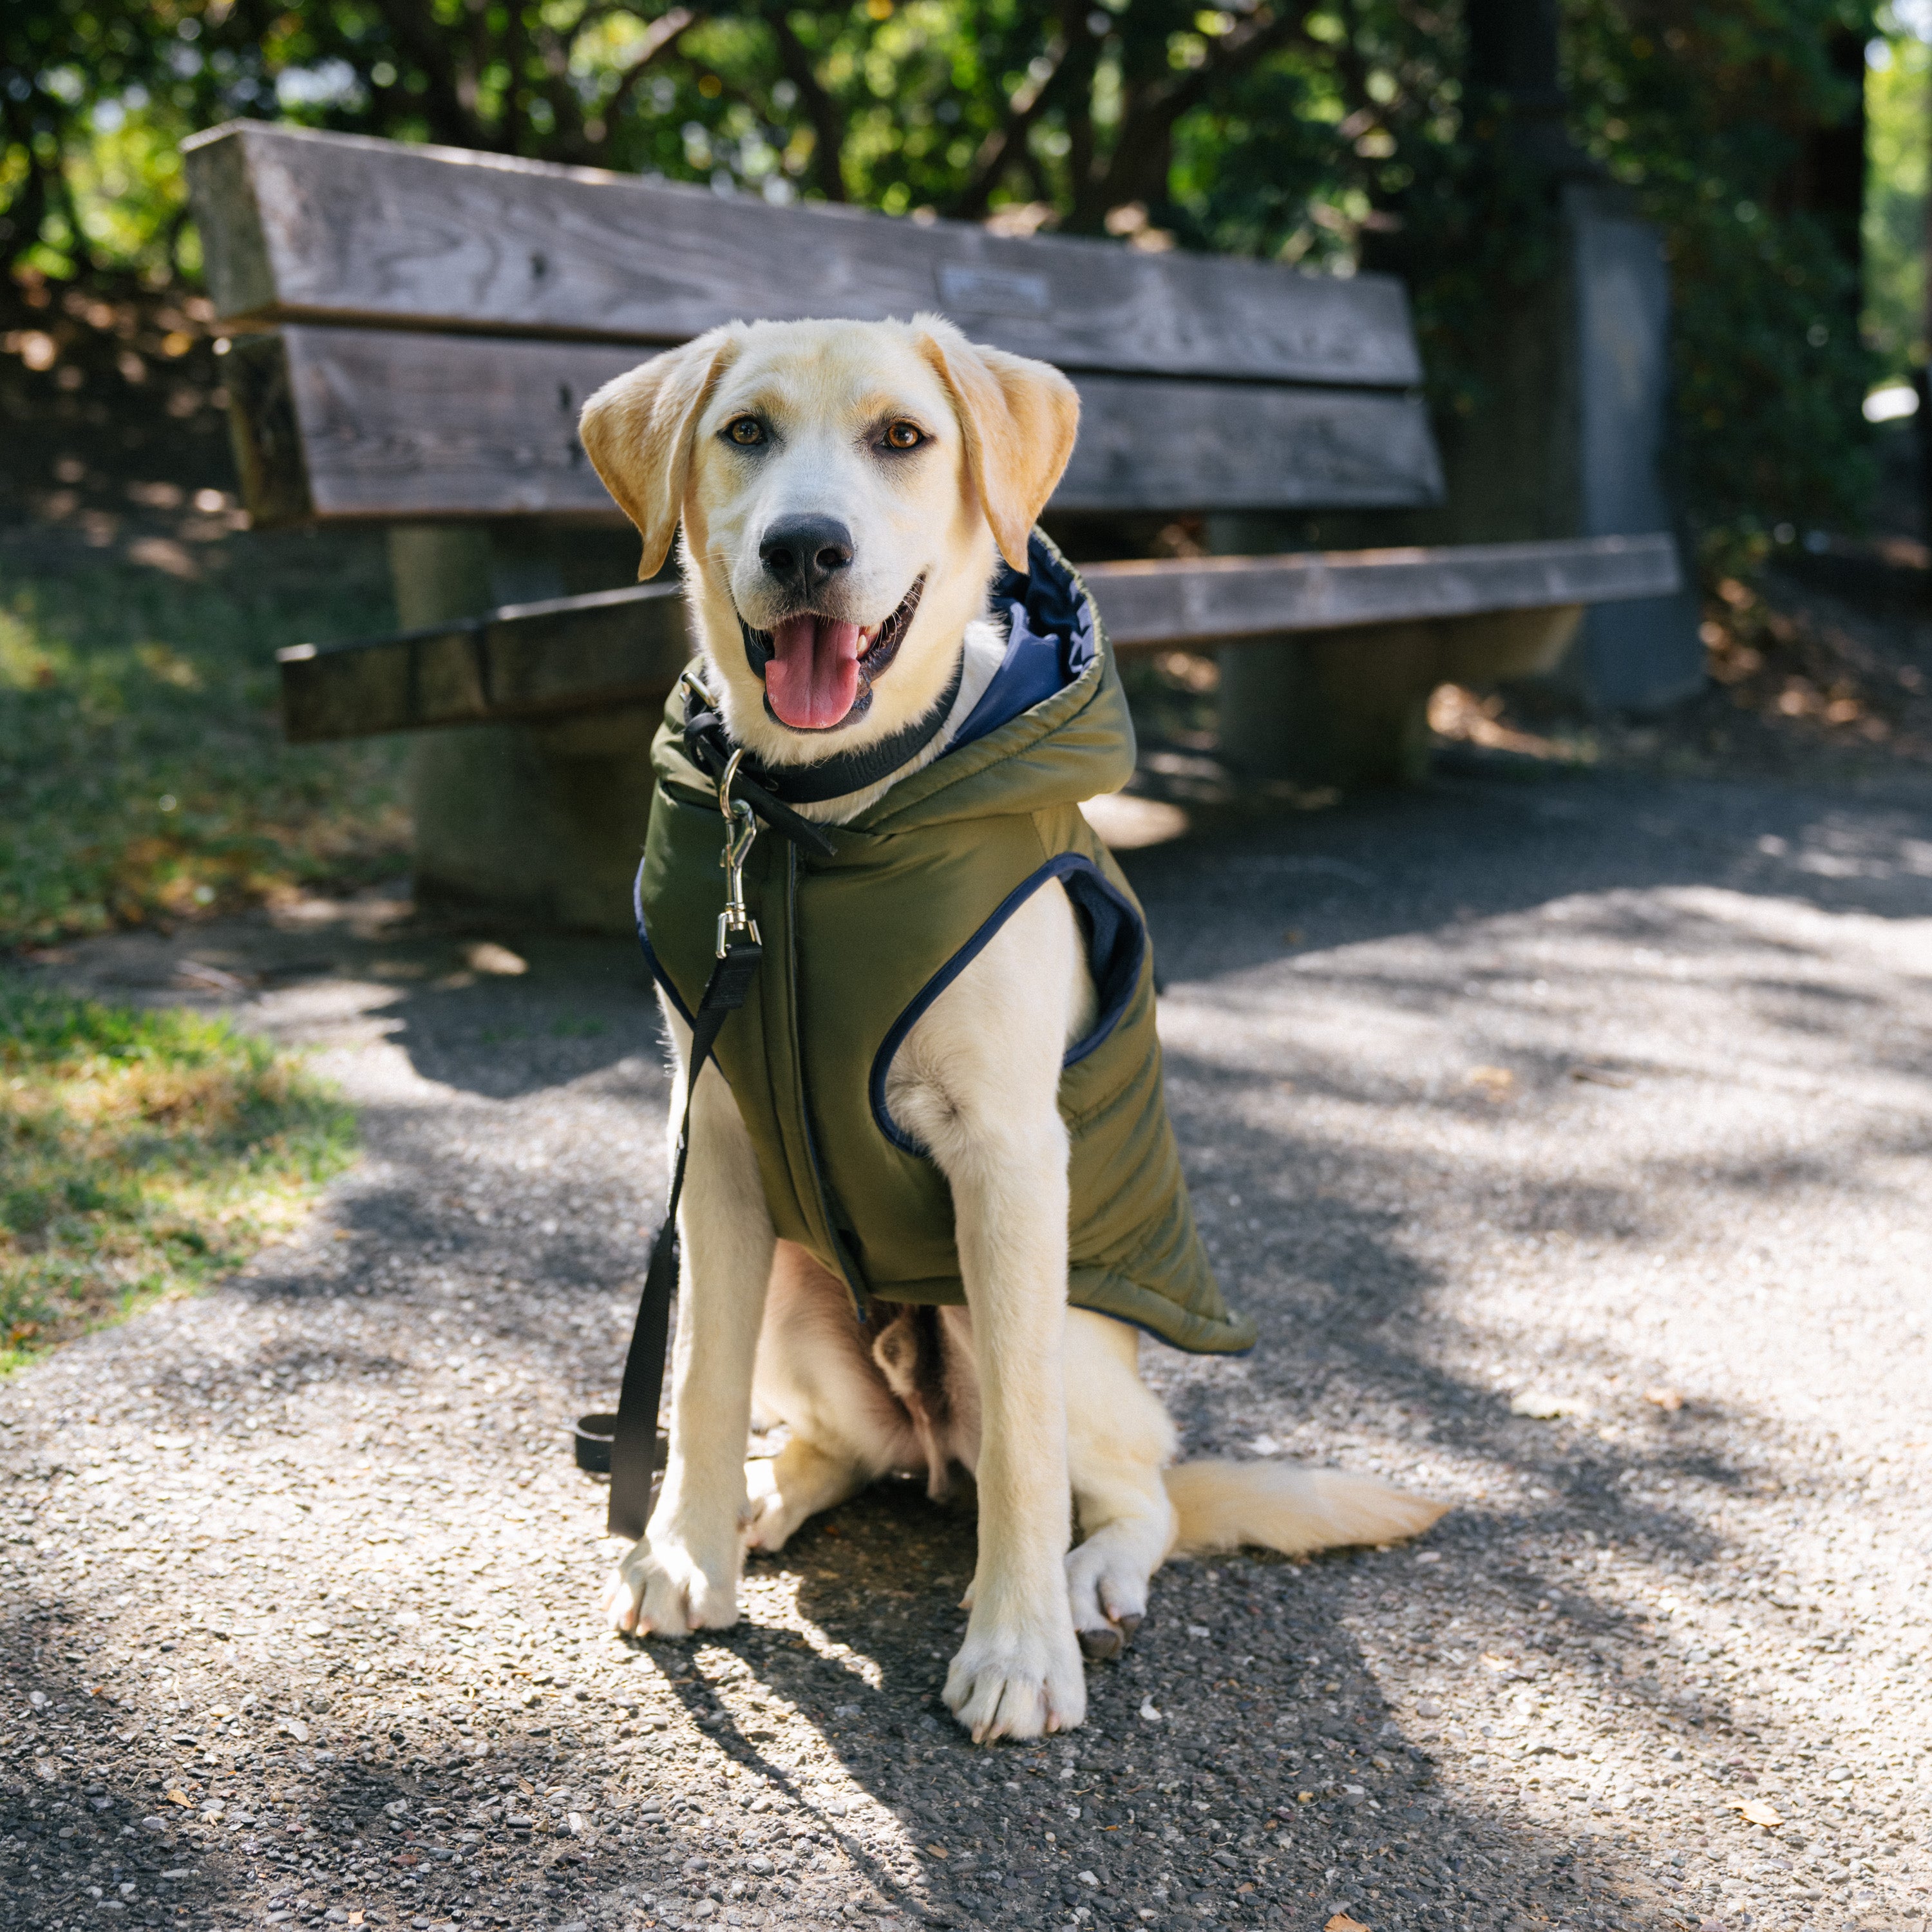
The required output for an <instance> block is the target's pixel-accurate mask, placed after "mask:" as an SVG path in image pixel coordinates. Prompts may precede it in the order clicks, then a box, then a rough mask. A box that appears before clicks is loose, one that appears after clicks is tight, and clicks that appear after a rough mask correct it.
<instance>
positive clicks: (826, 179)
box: [765, 0, 846, 202]
mask: <svg viewBox="0 0 1932 1932" xmlns="http://www.w3.org/2000/svg"><path fill="white" fill-rule="evenodd" d="M765 20H766V23H767V25H769V27H770V28H771V30H772V36H773V37H774V38H775V40H777V42H778V63H779V65H781V67H782V68H784V76H785V78H786V80H788V81H790V83H791V84H792V85H793V86H794V87H795V88H796V89H798V92H799V98H800V99H801V100H802V101H803V102H804V103H805V118H806V119H807V120H808V121H810V122H811V132H812V136H813V141H812V150H811V171H812V173H813V175H814V176H815V177H816V178H817V183H818V190H819V192H820V193H821V194H822V195H823V196H824V197H825V199H826V200H827V201H841V202H842V201H843V200H844V199H845V198H846V196H845V171H844V168H843V167H842V166H841V160H842V159H843V157H844V148H845V117H844V113H843V111H842V110H841V108H840V107H839V105H838V102H837V101H835V100H834V99H833V98H832V96H831V95H830V94H829V93H828V92H826V89H824V88H823V86H820V83H819V79H818V76H817V74H815V73H814V71H813V70H812V65H811V52H810V51H809V50H808V49H807V48H806V46H805V43H804V42H803V41H802V40H800V39H799V37H798V35H797V34H796V33H794V32H793V31H792V24H791V21H790V17H788V16H787V13H786V12H785V10H784V5H783V4H782V0H780V4H778V5H767V6H766V9H765Z"/></svg>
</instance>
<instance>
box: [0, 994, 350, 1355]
mask: <svg viewBox="0 0 1932 1932" xmlns="http://www.w3.org/2000/svg"><path fill="white" fill-rule="evenodd" d="M354 1145H355V1135H354V1125H353V1118H352V1116H351V1115H350V1112H349V1109H347V1107H345V1106H344V1105H343V1104H342V1103H341V1102H340V1101H339V1100H336V1099H335V1097H333V1096H332V1094H330V1093H329V1091H328V1090H327V1089H326V1088H323V1087H322V1086H321V1085H319V1084H318V1083H317V1082H315V1081H314V1080H313V1079H311V1078H310V1077H309V1076H308V1075H307V1074H305V1073H304V1072H303V1071H302V1069H301V1068H300V1067H299V1066H298V1065H297V1064H296V1063H295V1062H293V1061H291V1060H290V1059H289V1058H287V1056H285V1055H281V1054H278V1053H277V1052H275V1049H273V1048H272V1047H271V1046H269V1044H268V1043H267V1042H266V1041H264V1040H258V1039H254V1038H251V1037H249V1036H248V1035H246V1034H240V1033H238V1032H236V1031H235V1030H234V1028H232V1027H230V1026H229V1025H227V1024H226V1022H222V1021H218V1020H213V1019H205V1018H203V1017H202V1016H199V1015H196V1014H193V1013H182V1012H179V1011H170V1010H163V1011H159V1012H153V1013H144V1012H136V1011H133V1010H129V1009H127V1008H125V1007H107V1006H101V1005H98V1004H95V1002H93V1001H88V1000H81V999H77V998H74V997H72V996H71V995H68V994H65V993H62V992H55V991H52V990H50V989H46V988H43V987H37V986H32V985H30V984H28V983H25V982H23V981H21V980H19V979H17V978H16V977H11V976H5V975H0V1370H5V1369H7V1368H10V1367H15V1366H17V1364H19V1363H20V1362H21V1361H24V1360H26V1359H27V1358H28V1357H29V1356H30V1355H33V1354H34V1353H36V1352H38V1351H40V1349H44V1348H46V1347H47V1346H51V1345H52V1343H56V1342H58V1341H59V1340H62V1338H63V1337H65V1336H66V1335H68V1334H73V1333H75V1332H77V1331H79V1330H80V1329H82V1328H88V1327H92V1326H94V1325H98V1323H99V1322H102V1321H104V1320H107V1319H112V1318H113V1316H116V1315H118V1314H122V1313H127V1312H128V1311H129V1310H131V1309H133V1308H134V1307H140V1306H143V1305H145V1304H148V1303H149V1302H151V1301H154V1300H155V1299H157V1298H159V1297H160V1296H162V1295H169V1294H175V1293H181V1292H185V1291H187V1290H190V1289H193V1288H195V1287H196V1286H199V1285H201V1284H202V1283H205V1282H206V1281H208V1280H211V1278H212V1277H214V1276H215V1275H217V1274H221V1273H224V1272H226V1271H228V1270H229V1269H232V1268H236V1267H238V1266H239V1265H240V1264H241V1263H242V1262H244V1261H245V1260H246V1259H248V1256H250V1255H251V1253H254V1251H255V1250H256V1249H257V1248H258V1247H260V1245H261V1244H262V1243H263V1241H266V1240H268V1239H269V1238H271V1237H272V1236H273V1235H275V1234H278V1233H280V1232H285V1231H286V1230H287V1229H289V1228H290V1227H291V1226H293V1225H294V1223H296V1220H299V1218H300V1217H301V1215H302V1212H303V1211H304V1210H305V1207H306V1205H307V1203H308V1202H309V1201H310V1200H311V1199H313V1197H314V1195H315V1193H316V1192H317V1190H319V1189H320V1187H322V1185H323V1184H324V1183H325V1182H326V1181H328V1180H329V1179H330V1178H331V1177H332V1176H333V1175H335V1174H337V1173H338V1172H341V1169H343V1167H344V1166H346V1165H347V1163H348V1161H349V1160H350V1157H351V1156H352V1154H353V1151H354Z"/></svg>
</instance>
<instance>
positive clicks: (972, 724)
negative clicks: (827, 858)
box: [651, 530, 1135, 838]
mask: <svg viewBox="0 0 1932 1932" xmlns="http://www.w3.org/2000/svg"><path fill="white" fill-rule="evenodd" d="M1027 562H1028V565H1029V568H1028V571H1027V573H1026V574H1025V575H1024V576H1022V575H1021V574H1020V573H1019V571H1016V570H1013V569H1012V568H1010V567H1006V566H1003V567H1002V568H1001V573H1000V574H999V576H998V577H997V578H996V579H995V580H994V583H993V586H992V590H991V592H990V593H989V599H988V603H989V616H991V617H992V619H993V620H994V621H995V622H1004V623H1005V625H1006V626H1007V649H1006V654H1005V655H1004V658H1002V660H1001V664H1000V667H999V670H998V672H996V673H995V676H994V678H993V681H992V683H991V684H990V685H989V686H988V687H987V688H986V691H985V692H984V693H983V694H982V696H981V697H980V701H979V702H978V703H977V704H976V705H975V706H974V707H973V709H972V711H971V713H970V714H969V715H968V717H967V718H966V719H965V722H964V723H963V724H962V725H961V726H960V727H959V730H957V731H956V733H954V734H953V739H952V740H951V742H950V743H949V744H948V745H947V748H946V749H945V750H944V751H942V752H941V754H940V755H939V756H938V757H936V758H935V759H934V760H933V761H932V763H930V764H929V765H926V766H922V768H921V769H919V770H918V771H916V772H913V775H911V776H910V778H901V780H899V781H898V783H897V784H895V785H894V786H893V787H892V789H891V790H889V792H887V793H886V795H885V796H884V797H883V798H881V799H878V800H877V802H875V803H874V804H873V805H870V806H868V808H866V809H865V811H862V812H861V813H859V815H858V816H857V817H856V818H854V819H852V820H850V821H849V822H848V823H845V824H844V825H841V826H840V827H839V828H838V837H840V838H844V837H847V836H848V835H850V834H851V833H853V832H880V833H891V832H895V831H901V830H905V829H910V828H911V827H913V826H922V825H939V824H944V823H948V822H950V821H951V820H956V819H962V818H977V817H985V816H986V815H987V814H989V813H1007V812H1028V811H1041V810H1043V809H1046V808H1050V807H1052V806H1055V805H1078V804H1079V803H1081V802H1082V801H1083V800H1085V799H1090V798H1097V797H1099V796H1101V795H1102V794H1103V793H1107V792H1112V791H1118V790H1120V788H1121V787H1122V786H1123V785H1124V784H1126V783H1127V781H1128V780H1129V779H1130V778H1132V777H1133V772H1134V755H1135V748H1134V727H1133V718H1132V717H1131V716H1130V714H1129V712H1128V709H1127V692H1126V691H1125V690H1124V688H1122V685H1121V679H1120V673H1119V671H1118V669H1117V667H1115V662H1114V654H1113V649H1112V646H1111V645H1110V644H1109V642H1108V640H1107V633H1106V626H1105V625H1103V623H1102V622H1101V621H1100V611H1099V610H1098V609H1097V607H1096V606H1095V604H1094V598H1093V595H1092V593H1091V592H1090V591H1089V590H1088V588H1087V586H1086V585H1085V583H1083V582H1082V580H1081V577H1080V574H1079V571H1076V570H1075V568H1073V565H1071V564H1070V563H1069V562H1067V559H1065V558H1064V556H1061V553H1060V552H1059V550H1058V549H1057V548H1056V547H1055V545H1054V544H1053V543H1052V541H1051V540H1050V539H1049V538H1048V537H1047V536H1046V535H1045V534H1044V533H1043V532H1041V531H1040V530H1035V531H1034V533H1033V535H1032V537H1031V540H1030V541H1029V542H1028V549H1027ZM682 726H683V700H682V691H674V692H673V694H672V696H671V701H670V704H669V705H668V706H667V708H666V711H665V715H664V725H663V727H661V729H660V730H659V731H658V735H657V738H656V740H655V742H654V743H653V745H652V748H651V760H652V766H653V768H654V769H655V772H656V775H657V776H658V779H659V781H661V783H663V784H667V785H670V786H671V787H673V788H675V789H676V790H680V791H683V792H688V793H691V794H694V795H695V796H699V797H703V798H706V799H708V798H709V797H710V796H712V785H711V783H710V781H709V779H707V778H705V777H704V775H703V774H702V773H701V772H700V771H699V770H698V769H697V766H694V764H692V763H691V761H690V760H688V758H687V757H685V753H684V746H683V733H682Z"/></svg>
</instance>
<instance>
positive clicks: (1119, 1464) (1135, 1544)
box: [1067, 1308, 1177, 1658]
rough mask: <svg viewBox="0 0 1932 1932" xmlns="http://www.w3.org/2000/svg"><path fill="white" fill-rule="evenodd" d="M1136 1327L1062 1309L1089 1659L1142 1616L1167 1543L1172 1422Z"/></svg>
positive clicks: (1077, 1575)
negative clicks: (1149, 1375) (1146, 1374)
mask: <svg viewBox="0 0 1932 1932" xmlns="http://www.w3.org/2000/svg"><path fill="white" fill-rule="evenodd" d="M1139 1354H1140V1337H1139V1334H1138V1333H1137V1332H1136V1331H1135V1330H1133V1329H1132V1328H1129V1327H1128V1326H1127V1324H1126V1323H1125V1322H1115V1321H1112V1320H1110V1319H1109V1318H1108V1317H1107V1316H1104V1315H1095V1314H1092V1313H1089V1312H1088V1310H1085V1309H1081V1308H1075V1309H1070V1310H1068V1311H1067V1465H1068V1474H1069V1475H1070V1477H1071V1478H1072V1481H1073V1505H1074V1508H1075V1510H1076V1512H1077V1513H1078V1514H1079V1519H1080V1528H1081V1530H1082V1535H1083V1537H1084V1539H1085V1540H1084V1541H1082V1543H1081V1544H1080V1545H1079V1547H1078V1548H1077V1549H1075V1550H1072V1551H1070V1553H1068V1556H1067V1586H1068V1592H1069V1594H1070V1596H1071V1598H1072V1600H1073V1628H1074V1629H1075V1630H1076V1631H1077V1632H1078V1633H1079V1638H1080V1648H1081V1649H1082V1650H1083V1651H1085V1652H1086V1654H1087V1655H1088V1656H1089V1657H1092V1658H1108V1657H1118V1655H1120V1654H1121V1651H1122V1650H1123V1649H1125V1648H1126V1646H1127V1644H1128V1643H1130V1641H1131V1640H1132V1639H1133V1634H1134V1632H1135V1631H1136V1630H1138V1629H1139V1628H1140V1623H1141V1619H1142V1618H1143V1617H1144V1616H1146V1615H1147V1599H1148V1580H1149V1579H1150V1578H1151V1577H1152V1576H1153V1574H1154V1572H1155V1571H1157V1570H1158V1569H1159V1568H1160V1566H1161V1565H1162V1563H1163V1562H1164V1561H1166V1557H1167V1554H1168V1552H1169V1550H1171V1549H1172V1547H1173V1544H1174V1538H1175V1511H1174V1506H1173V1505H1172V1503H1171V1502H1169V1500H1168V1494H1167V1486H1166V1484H1165V1483H1164V1482H1163V1481H1162V1479H1161V1472H1162V1469H1163V1466H1165V1465H1166V1463H1169V1462H1171V1461H1172V1460H1173V1458H1174V1454H1175V1448H1176V1446H1177V1445H1176V1442H1175V1433H1174V1424H1172V1422H1171V1421H1169V1419H1168V1415H1167V1411H1166V1409H1164V1408H1163V1407H1162V1406H1161V1403H1160V1398H1159V1397H1157V1396H1156V1395H1155V1394H1154V1392H1153V1391H1151V1389H1149V1388H1148V1386H1147V1385H1146V1384H1145V1382H1142V1380H1141V1379H1140V1367H1139Z"/></svg>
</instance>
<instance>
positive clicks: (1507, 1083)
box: [1467, 1067, 1516, 1100]
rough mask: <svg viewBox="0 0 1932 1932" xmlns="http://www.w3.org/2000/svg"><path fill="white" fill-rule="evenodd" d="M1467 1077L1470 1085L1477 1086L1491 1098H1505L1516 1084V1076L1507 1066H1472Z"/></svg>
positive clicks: (1487, 1097) (1486, 1096) (1506, 1098)
mask: <svg viewBox="0 0 1932 1932" xmlns="http://www.w3.org/2000/svg"><path fill="white" fill-rule="evenodd" d="M1467 1079H1468V1082H1469V1085H1471V1086H1472V1087H1475V1088H1479V1089H1480V1090H1481V1092H1482V1094H1484V1097H1485V1098H1486V1099H1488V1100H1508V1098H1509V1097H1510V1090H1511V1088H1514V1086H1515V1085H1516V1076H1515V1075H1514V1073H1511V1071H1510V1070H1509V1069H1508V1067H1471V1068H1470V1069H1469V1074H1468V1076H1467Z"/></svg>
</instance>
